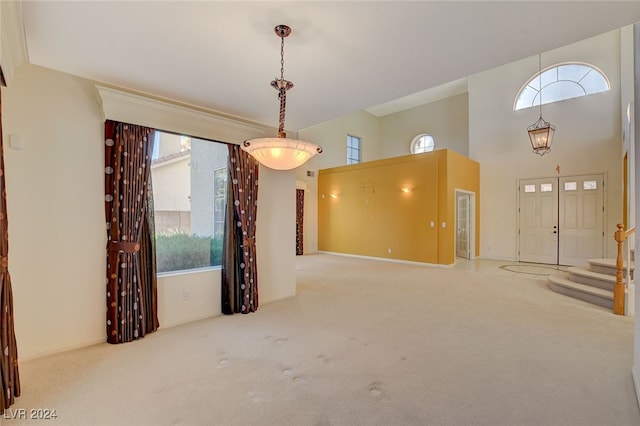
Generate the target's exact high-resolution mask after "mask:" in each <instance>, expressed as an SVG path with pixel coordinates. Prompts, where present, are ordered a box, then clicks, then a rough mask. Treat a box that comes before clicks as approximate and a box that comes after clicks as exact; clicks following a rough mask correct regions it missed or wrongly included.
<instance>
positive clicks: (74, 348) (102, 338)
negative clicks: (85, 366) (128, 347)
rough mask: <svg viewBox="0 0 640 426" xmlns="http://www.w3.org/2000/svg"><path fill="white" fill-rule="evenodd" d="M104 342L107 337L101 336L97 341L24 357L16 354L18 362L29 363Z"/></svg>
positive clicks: (61, 347) (28, 354)
mask: <svg viewBox="0 0 640 426" xmlns="http://www.w3.org/2000/svg"><path fill="white" fill-rule="evenodd" d="M106 342H107V337H106V336H103V337H101V338H100V339H99V340H98V339H95V340H88V341H86V342H83V343H77V344H75V345H68V346H59V347H57V348H53V349H47V350H44V351H39V352H33V353H27V354H26V355H21V354H20V353H18V361H20V362H22V361H30V360H32V359H36V358H43V357H45V356H49V355H55V354H59V353H62V352H69V351H74V350H76V349H82V348H86V347H89V346H94V345H99V344H101V343H106ZM18 343H19V342H18ZM19 349H20V347H19V346H18V350H19Z"/></svg>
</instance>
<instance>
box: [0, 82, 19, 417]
mask: <svg viewBox="0 0 640 426" xmlns="http://www.w3.org/2000/svg"><path fill="white" fill-rule="evenodd" d="M1 74H2V71H1V70H0V75H1ZM0 80H2V79H1V78H0ZM1 93H2V92H1V91H0V194H1V196H0V307H1V308H2V311H1V312H0V345H1V347H0V349H1V351H0V361H2V362H1V370H0V384H1V385H2V397H1V398H0V413H4V410H6V409H7V408H9V407H10V406H11V405H12V404H13V403H14V402H15V397H18V396H20V374H19V372H18V347H17V345H16V335H15V332H14V329H13V291H12V290H11V276H10V275H9V269H8V265H9V261H8V257H7V256H8V255H9V233H8V228H9V225H8V223H7V191H6V187H5V181H4V146H3V142H2V141H3V139H2V99H1V98H2V95H1Z"/></svg>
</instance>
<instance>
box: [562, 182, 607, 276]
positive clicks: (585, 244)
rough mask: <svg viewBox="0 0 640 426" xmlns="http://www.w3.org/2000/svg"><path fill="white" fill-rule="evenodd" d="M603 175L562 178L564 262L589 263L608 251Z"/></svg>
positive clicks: (564, 263)
mask: <svg viewBox="0 0 640 426" xmlns="http://www.w3.org/2000/svg"><path fill="white" fill-rule="evenodd" d="M603 184H604V179H603V176H602V175H588V176H569V177H562V178H560V185H559V186H560V188H559V190H560V211H559V215H560V216H559V217H560V224H559V229H560V240H559V248H560V251H559V253H558V257H559V258H558V262H559V264H560V265H586V264H587V260H588V259H596V258H601V257H602V256H603V252H604V247H603V243H604V240H603V238H604V191H603V188H602V187H603Z"/></svg>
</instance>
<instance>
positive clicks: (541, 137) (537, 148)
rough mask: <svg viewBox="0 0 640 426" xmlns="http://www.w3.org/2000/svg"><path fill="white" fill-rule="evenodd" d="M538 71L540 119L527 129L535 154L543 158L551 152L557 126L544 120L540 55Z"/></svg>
mask: <svg viewBox="0 0 640 426" xmlns="http://www.w3.org/2000/svg"><path fill="white" fill-rule="evenodd" d="M538 69H539V72H538V82H539V83H540V92H539V94H540V100H539V103H540V118H538V121H536V122H535V123H533V124H532V125H531V126H529V127H527V132H528V133H529V140H530V141H531V147H532V148H533V152H534V153H536V154H538V155H540V156H542V155H545V154H546V153H547V152H549V151H551V142H552V140H553V135H554V133H555V132H556V126H554V125H553V124H551V123H549V122H548V121H545V120H544V118H542V62H541V59H540V54H538Z"/></svg>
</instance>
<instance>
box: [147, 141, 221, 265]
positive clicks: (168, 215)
mask: <svg viewBox="0 0 640 426" xmlns="http://www.w3.org/2000/svg"><path fill="white" fill-rule="evenodd" d="M155 142H156V143H155V149H154V152H153V160H152V162H151V178H152V184H153V199H154V215H155V230H156V262H157V271H158V273H162V272H173V271H185V270H190V269H197V268H208V267H212V266H219V265H220V263H221V259H222V238H223V229H224V210H225V209H224V205H225V202H226V189H227V186H226V181H227V156H228V148H227V146H226V145H225V144H223V143H218V142H212V141H208V140H201V139H195V138H191V137H188V136H181V135H176V134H171V133H165V132H156V141H155Z"/></svg>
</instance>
